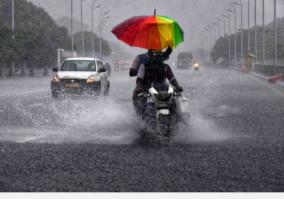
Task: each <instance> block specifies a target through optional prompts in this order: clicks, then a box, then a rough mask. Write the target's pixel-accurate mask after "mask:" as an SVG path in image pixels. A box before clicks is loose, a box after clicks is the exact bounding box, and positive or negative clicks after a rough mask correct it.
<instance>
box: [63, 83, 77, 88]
mask: <svg viewBox="0 0 284 199" xmlns="http://www.w3.org/2000/svg"><path fill="white" fill-rule="evenodd" d="M64 87H65V88H79V87H80V84H79V83H66V84H65V85H64Z"/></svg>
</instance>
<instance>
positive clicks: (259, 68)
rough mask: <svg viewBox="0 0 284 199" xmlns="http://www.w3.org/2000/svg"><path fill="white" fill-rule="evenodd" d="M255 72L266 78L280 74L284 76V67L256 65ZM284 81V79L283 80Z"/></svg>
mask: <svg viewBox="0 0 284 199" xmlns="http://www.w3.org/2000/svg"><path fill="white" fill-rule="evenodd" d="M253 70H254V72H256V73H260V74H262V75H265V76H268V77H270V76H274V75H279V74H284V66H281V65H277V66H275V67H274V66H273V65H264V64H254V69H253ZM282 81H284V78H282Z"/></svg>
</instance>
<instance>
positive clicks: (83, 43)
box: [81, 0, 85, 56]
mask: <svg viewBox="0 0 284 199" xmlns="http://www.w3.org/2000/svg"><path fill="white" fill-rule="evenodd" d="M81 34H82V52H83V56H85V38H84V31H83V0H81Z"/></svg>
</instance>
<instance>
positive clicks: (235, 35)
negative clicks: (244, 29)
mask: <svg viewBox="0 0 284 199" xmlns="http://www.w3.org/2000/svg"><path fill="white" fill-rule="evenodd" d="M233 9H234V11H233V10H230V9H229V10H227V11H228V12H229V13H230V12H231V13H234V15H235V34H234V39H235V44H234V45H235V48H234V49H235V50H234V51H235V52H234V54H235V59H234V63H235V65H237V11H236V7H235V6H234V5H233ZM229 15H230V14H229Z"/></svg>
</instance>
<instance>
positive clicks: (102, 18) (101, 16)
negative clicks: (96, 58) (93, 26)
mask: <svg viewBox="0 0 284 199" xmlns="http://www.w3.org/2000/svg"><path fill="white" fill-rule="evenodd" d="M103 9H104V7H103V8H102V9H101V10H100V26H99V29H100V59H102V37H103V35H102V34H103V25H104V23H105V22H104V19H105V17H106V15H107V14H108V13H109V11H105V12H104V13H102V10H103Z"/></svg>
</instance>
